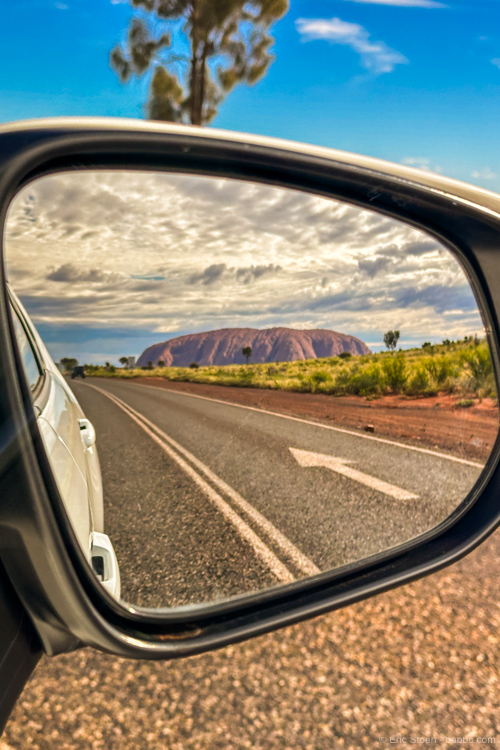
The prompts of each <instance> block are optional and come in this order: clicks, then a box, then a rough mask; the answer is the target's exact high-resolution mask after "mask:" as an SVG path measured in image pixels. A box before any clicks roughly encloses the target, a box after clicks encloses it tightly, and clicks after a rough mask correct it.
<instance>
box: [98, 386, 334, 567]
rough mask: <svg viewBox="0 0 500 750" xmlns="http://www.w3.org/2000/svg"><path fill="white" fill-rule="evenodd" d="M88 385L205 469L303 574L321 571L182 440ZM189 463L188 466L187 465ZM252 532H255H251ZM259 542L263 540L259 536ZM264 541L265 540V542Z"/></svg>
mask: <svg viewBox="0 0 500 750" xmlns="http://www.w3.org/2000/svg"><path fill="white" fill-rule="evenodd" d="M86 385H88V386H89V388H94V390H96V391H99V392H100V393H102V394H104V395H105V396H107V397H108V398H110V399H111V400H112V401H114V402H115V403H116V404H117V406H120V408H122V409H123V410H124V411H127V412H129V416H130V417H131V418H133V419H135V421H139V420H141V422H143V423H144V427H145V426H146V425H148V426H149V428H151V430H153V431H154V432H155V433H156V434H157V435H159V436H160V437H161V438H162V439H163V441H166V442H167V443H169V444H170V445H171V446H172V447H173V448H175V449H176V451H178V452H179V453H181V454H182V455H183V456H184V457H185V458H187V459H188V460H189V461H190V462H191V463H192V464H193V465H194V466H196V468H197V469H199V470H200V471H201V472H203V473H204V474H205V476H207V477H208V478H209V479H210V480H211V482H212V483H213V484H215V485H216V486H217V487H219V489H221V490H222V491H223V492H224V493H225V494H226V495H227V496H228V497H230V498H231V499H232V500H233V502H234V503H235V504H236V505H237V506H238V507H239V508H241V510H243V511H244V512H245V513H246V514H247V515H248V516H249V518H251V519H252V521H253V522H254V523H255V524H256V525H257V526H258V527H260V528H261V529H262V530H263V531H264V532H265V533H266V534H267V535H268V536H269V537H270V538H271V539H272V541H273V542H274V543H275V544H276V546H277V547H278V548H279V549H280V550H281V551H282V552H284V553H285V554H286V555H287V556H288V557H289V558H290V559H291V560H292V562H293V563H294V564H295V565H296V567H297V568H298V569H299V570H300V571H301V572H302V573H304V574H305V575H309V576H313V575H317V574H318V573H320V572H321V570H320V569H319V568H318V567H317V565H315V564H314V563H313V561H312V560H310V559H309V558H308V557H307V555H305V554H304V553H303V552H301V551H300V550H299V549H298V547H296V546H295V545H294V544H293V542H291V541H290V540H289V539H288V537H286V536H285V535H284V534H283V533H282V532H281V531H280V530H279V529H277V528H276V526H274V524H273V523H271V521H269V520H268V519H267V518H266V517H265V516H263V515H262V513H259V511H258V510H257V509H256V508H254V506H253V505H251V504H250V503H249V502H248V501H247V500H245V499H244V498H243V497H242V496H241V495H240V494H239V493H238V492H236V490H234V489H233V488H232V487H231V486H230V485H229V484H227V483H226V482H224V480H223V479H221V478H220V477H219V476H217V474H215V473H214V472H213V471H212V470H211V469H209V468H208V466H206V465H205V464H204V463H203V462H202V461H200V460H199V459H198V458H196V456H194V455H193V454H192V453H190V452H189V451H188V450H186V448H184V447H183V446H182V445H180V443H178V442H177V441H176V440H174V439H173V438H172V437H170V436H169V435H167V434H166V433H165V432H163V430H161V429H160V428H159V427H157V426H156V425H155V424H154V423H153V422H151V421H150V420H149V419H147V417H145V416H144V415H143V414H141V413H140V412H138V411H136V410H135V409H134V408H133V407H131V406H130V405H129V404H127V403H126V402H124V401H122V400H121V399H120V398H118V397H117V396H115V395H114V394H111V393H110V392H109V391H106V390H103V389H102V388H99V387H97V386H95V385H90V384H88V383H87V384H86ZM141 426H142V425H141ZM178 458H179V460H180V461H182V459H181V458H180V457H178ZM176 460H177V459H176ZM186 466H188V465H187V464H186ZM189 468H190V467H189ZM200 480H201V481H202V482H203V479H201V477H200ZM205 484H206V483H205ZM206 486H207V487H209V488H210V489H212V488H211V487H210V486H209V485H206ZM212 491H213V490H212ZM215 494H216V495H217V497H219V498H220V501H221V502H222V503H224V505H226V506H227V507H228V508H229V509H230V510H231V512H232V513H234V515H235V516H236V518H237V519H239V520H240V521H241V523H243V524H245V522H244V521H243V519H241V518H240V516H238V514H237V513H235V512H234V511H233V510H232V508H231V507H230V506H229V505H227V503H225V501H224V500H223V499H222V498H221V497H220V495H218V494H217V493H215ZM245 526H247V524H245ZM248 529H249V530H250V531H252V530H251V529H250V527H249V526H248ZM252 533H254V532H253V531H252ZM255 536H256V538H257V539H259V537H258V536H257V535H255ZM259 541H261V540H260V539H259ZM262 544H264V543H263V542H262ZM264 546H265V547H266V549H268V550H269V548H268V547H267V545H264ZM269 553H270V554H271V555H273V556H274V557H275V558H276V560H277V562H278V563H280V565H283V564H282V563H281V562H280V560H279V559H278V558H277V557H276V556H275V555H274V554H273V553H272V552H271V550H269ZM283 568H284V569H285V570H286V571H287V572H288V574H289V575H291V574H290V573H289V571H288V569H287V568H286V567H285V566H284V565H283ZM280 580H284V579H281V578H280ZM290 580H295V579H294V578H293V577H292V578H291V579H290Z"/></svg>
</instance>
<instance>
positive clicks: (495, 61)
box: [491, 57, 500, 68]
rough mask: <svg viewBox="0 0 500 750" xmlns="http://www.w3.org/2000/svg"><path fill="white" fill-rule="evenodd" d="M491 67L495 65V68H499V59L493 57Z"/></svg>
mask: <svg viewBox="0 0 500 750" xmlns="http://www.w3.org/2000/svg"><path fill="white" fill-rule="evenodd" d="M491 62H492V64H493V65H495V66H496V67H497V68H500V57H494V58H493V60H492V61H491Z"/></svg>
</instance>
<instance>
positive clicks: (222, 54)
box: [110, 0, 289, 125]
mask: <svg viewBox="0 0 500 750" xmlns="http://www.w3.org/2000/svg"><path fill="white" fill-rule="evenodd" d="M130 2H131V4H132V6H134V7H135V8H138V9H139V12H140V13H141V16H142V17H139V16H136V17H134V18H133V19H132V20H131V22H130V26H129V29H128V37H127V42H126V43H125V44H124V45H117V46H115V47H114V49H113V50H112V52H111V56H110V63H111V67H112V68H113V69H114V70H115V71H116V73H117V74H118V75H119V77H120V79H121V81H122V82H126V81H128V79H129V78H130V76H131V75H134V74H135V75H137V76H143V75H144V74H145V73H147V72H148V71H150V70H151V71H152V74H151V81H150V89H149V100H148V103H147V105H146V111H147V116H148V118H149V119H151V120H168V121H172V122H184V123H191V124H192V125H205V124H206V123H208V122H210V121H211V120H212V119H213V118H214V117H215V115H216V114H217V108H218V106H219V104H220V103H221V102H222V100H223V99H224V98H225V96H227V94H228V93H229V92H230V91H231V90H232V89H233V88H234V86H236V85H237V84H239V83H246V84H248V85H253V84H254V83H256V82H257V81H258V80H260V79H261V78H262V77H263V76H264V75H265V74H266V72H267V70H268V68H269V66H270V64H271V63H272V61H273V60H274V55H272V54H271V53H270V51H269V50H270V47H271V46H272V44H273V42H274V39H273V37H272V36H270V34H269V29H270V27H271V26H272V24H273V23H275V22H276V21H277V20H278V19H280V18H282V16H284V15H285V13H286V12H287V11H288V3H289V0H130ZM144 16H146V18H147V20H145V19H144ZM179 21H181V22H183V23H182V26H180V27H179ZM159 27H160V28H159ZM151 29H153V31H151ZM155 32H156V33H155ZM174 32H175V37H176V39H177V41H178V43H179V47H181V48H182V50H184V48H185V47H186V46H187V47H188V48H189V54H183V53H182V54H181V53H180V51H179V49H178V47H177V46H176V44H177V42H174Z"/></svg>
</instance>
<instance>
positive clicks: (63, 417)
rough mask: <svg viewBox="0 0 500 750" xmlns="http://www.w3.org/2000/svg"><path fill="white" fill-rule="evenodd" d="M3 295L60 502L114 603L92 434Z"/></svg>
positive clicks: (115, 581) (113, 571)
mask: <svg viewBox="0 0 500 750" xmlns="http://www.w3.org/2000/svg"><path fill="white" fill-rule="evenodd" d="M9 293H10V297H11V305H12V307H11V309H12V313H13V317H14V322H15V328H16V338H17V343H18V347H19V351H20V354H21V358H22V360H23V363H24V365H25V372H26V371H27V370H28V369H29V367H30V363H31V367H32V368H34V364H33V360H36V363H37V366H38V371H39V380H38V381H37V383H36V386H35V387H32V395H33V404H34V407H35V412H36V414H37V424H38V428H39V430H40V435H41V437H42V440H43V443H44V447H45V450H46V452H47V457H48V459H49V462H50V465H51V468H52V472H53V474H54V478H55V481H56V483H57V487H58V489H59V493H60V495H61V499H62V501H63V503H64V506H65V509H66V512H67V514H68V517H69V520H70V522H71V525H72V527H73V529H74V532H75V534H76V536H77V538H78V541H79V543H80V546H81V548H82V550H83V551H84V553H85V555H86V557H87V559H88V560H89V563H90V564H91V565H92V568H93V570H94V572H95V573H96V575H98V577H99V579H100V580H101V582H102V584H103V586H105V587H106V589H107V590H108V591H109V592H110V593H111V594H112V595H113V596H114V597H116V598H119V597H120V572H119V567H118V562H117V559H116V555H115V552H114V549H113V545H112V544H111V541H110V539H109V537H108V536H107V535H106V534H105V533H104V506H103V490H102V478H101V469H100V465H99V458H98V455H97V448H96V445H95V442H96V436H95V430H94V428H93V426H92V424H91V423H90V422H89V420H88V419H86V417H85V414H84V413H83V411H82V408H81V407H80V404H79V403H78V401H77V399H76V397H75V395H74V393H73V392H72V390H71V388H70V387H69V385H68V384H67V382H66V380H65V378H64V376H63V375H62V374H61V373H60V372H59V370H58V368H57V367H56V365H55V364H54V362H53V360H52V358H51V356H50V354H49V353H48V351H47V349H46V347H45V345H44V343H43V341H42V339H41V338H40V336H39V335H38V332H37V331H36V329H35V327H34V326H33V324H32V323H31V321H30V319H29V317H28V315H27V313H26V311H25V310H24V308H23V306H22V304H21V303H20V301H19V299H18V298H17V297H16V295H15V294H14V293H13V291H12V290H11V289H9ZM23 334H24V335H23ZM28 347H29V349H28ZM28 379H30V378H29V376H28ZM34 379H35V378H34V377H32V378H31V380H34ZM42 381H43V382H42Z"/></svg>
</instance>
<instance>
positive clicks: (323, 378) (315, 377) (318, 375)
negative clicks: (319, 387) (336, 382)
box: [311, 370, 332, 383]
mask: <svg viewBox="0 0 500 750" xmlns="http://www.w3.org/2000/svg"><path fill="white" fill-rule="evenodd" d="M311 380H312V381H313V383H326V382H327V381H328V380H332V376H331V375H330V373H329V372H327V371H326V370H316V372H313V374H312V375H311Z"/></svg>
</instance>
